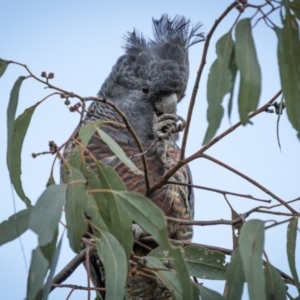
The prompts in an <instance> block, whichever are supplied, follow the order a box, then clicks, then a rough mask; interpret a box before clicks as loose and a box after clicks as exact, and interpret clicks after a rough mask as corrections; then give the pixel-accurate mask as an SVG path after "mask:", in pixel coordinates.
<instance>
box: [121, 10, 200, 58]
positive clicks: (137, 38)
mask: <svg viewBox="0 0 300 300" xmlns="http://www.w3.org/2000/svg"><path fill="white" fill-rule="evenodd" d="M152 21H153V33H154V39H153V40H152V39H149V40H146V39H145V38H144V36H143V35H142V34H140V33H139V32H138V31H137V30H136V29H134V30H133V32H129V33H128V34H127V35H126V36H125V37H124V39H125V45H124V48H125V49H126V52H127V53H128V54H138V53H140V52H142V51H147V49H151V48H153V47H155V46H160V45H163V44H165V43H169V42H170V43H174V44H179V45H180V46H182V47H185V48H186V49H188V48H189V47H191V46H192V45H194V44H197V43H199V42H201V41H203V40H204V34H203V33H202V32H200V33H199V32H198V30H199V28H200V27H201V24H200V23H197V24H196V25H195V26H192V28H191V30H190V25H191V22H190V20H189V19H186V18H185V17H184V16H179V15H177V16H175V17H174V19H173V20H172V19H170V18H169V16H168V15H167V14H164V15H162V17H161V18H160V19H158V20H156V19H152Z"/></svg>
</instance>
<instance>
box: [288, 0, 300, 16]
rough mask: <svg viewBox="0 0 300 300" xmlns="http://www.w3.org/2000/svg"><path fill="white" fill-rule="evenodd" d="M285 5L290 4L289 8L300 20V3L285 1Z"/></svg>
mask: <svg viewBox="0 0 300 300" xmlns="http://www.w3.org/2000/svg"><path fill="white" fill-rule="evenodd" d="M284 4H288V6H289V7H290V8H291V9H292V10H293V12H294V13H295V15H296V17H297V19H298V20H300V1H299V0H294V1H293V2H290V1H285V2H284Z"/></svg>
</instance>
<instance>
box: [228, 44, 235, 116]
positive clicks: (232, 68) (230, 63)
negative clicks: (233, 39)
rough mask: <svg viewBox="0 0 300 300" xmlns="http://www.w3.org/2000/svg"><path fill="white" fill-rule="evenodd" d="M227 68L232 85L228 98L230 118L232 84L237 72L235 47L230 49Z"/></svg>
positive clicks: (232, 94) (233, 84)
mask: <svg viewBox="0 0 300 300" xmlns="http://www.w3.org/2000/svg"><path fill="white" fill-rule="evenodd" d="M229 69H230V72H231V76H232V85H231V90H230V95H229V100H228V109H227V110H228V119H229V120H230V118H231V112H232V106H233V96H234V86H235V79H236V73H237V65H236V58H235V49H234V48H233V49H232V54H231V58H230V62H229Z"/></svg>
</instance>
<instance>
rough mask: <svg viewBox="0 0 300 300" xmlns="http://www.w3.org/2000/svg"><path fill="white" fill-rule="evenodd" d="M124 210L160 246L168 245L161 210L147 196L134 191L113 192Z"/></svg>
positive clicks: (165, 224)
mask: <svg viewBox="0 0 300 300" xmlns="http://www.w3.org/2000/svg"><path fill="white" fill-rule="evenodd" d="M113 193H114V195H115V196H116V197H118V202H119V203H120V205H121V206H122V208H123V210H124V211H127V212H128V213H129V215H130V217H131V218H132V219H133V220H134V221H135V222H136V223H138V224H139V225H140V226H141V227H142V228H143V229H144V230H145V231H146V232H148V233H149V234H151V235H152V237H153V238H154V240H155V241H157V242H158V244H160V245H161V246H167V247H168V233H167V229H166V228H167V223H166V219H165V217H164V215H163V213H162V211H161V210H160V209H159V208H158V207H157V206H156V205H155V204H154V203H153V202H151V201H150V200H149V199H148V198H146V197H145V196H142V195H141V194H138V193H134V192H127V191H122V192H117V191H114V192H113Z"/></svg>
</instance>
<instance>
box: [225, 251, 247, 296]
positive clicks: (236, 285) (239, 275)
mask: <svg viewBox="0 0 300 300" xmlns="http://www.w3.org/2000/svg"><path fill="white" fill-rule="evenodd" d="M244 282H245V276H244V270H243V262H242V258H241V255H240V252H239V249H236V250H235V251H234V252H233V254H232V256H231V261H230V264H229V265H228V267H227V272H226V299H229V300H240V299H241V298H242V295H243V288H244Z"/></svg>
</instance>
